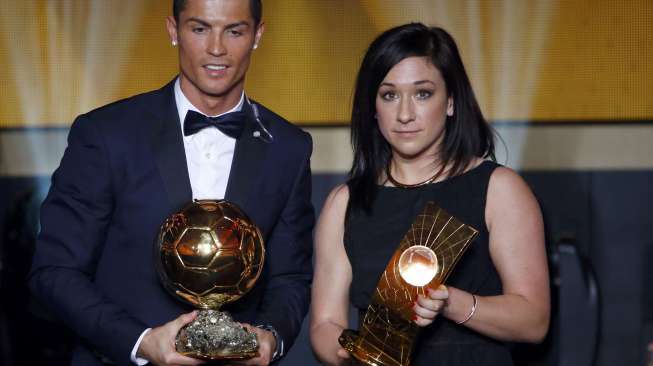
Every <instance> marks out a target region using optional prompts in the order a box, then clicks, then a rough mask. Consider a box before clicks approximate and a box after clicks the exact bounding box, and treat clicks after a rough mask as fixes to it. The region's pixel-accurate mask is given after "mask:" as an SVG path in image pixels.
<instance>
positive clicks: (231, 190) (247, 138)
mask: <svg viewBox="0 0 653 366" xmlns="http://www.w3.org/2000/svg"><path fill="white" fill-rule="evenodd" d="M243 110H244V111H245V112H246V113H245V115H246V116H247V120H246V121H245V123H246V125H245V129H244V130H243V134H242V135H241V137H240V138H239V139H238V140H237V141H236V148H235V151H234V157H233V160H232V163H231V173H230V174H229V182H228V184H227V191H226V193H225V199H226V200H229V201H231V202H234V203H235V204H237V205H239V206H240V207H243V209H244V205H245V204H246V203H247V198H248V196H249V195H250V192H251V190H252V187H253V183H254V182H256V180H257V178H258V177H259V176H260V172H261V168H262V164H263V162H264V160H265V154H266V151H267V149H268V146H269V143H267V142H265V141H263V140H262V139H261V138H258V137H254V132H255V131H258V130H259V128H258V127H259V126H258V122H256V120H255V117H254V113H253V111H252V107H251V105H250V103H248V102H247V101H245V104H244V105H243ZM261 123H264V122H261ZM259 133H260V131H259Z"/></svg>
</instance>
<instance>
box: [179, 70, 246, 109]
mask: <svg viewBox="0 0 653 366" xmlns="http://www.w3.org/2000/svg"><path fill="white" fill-rule="evenodd" d="M179 81H180V83H179V86H180V88H181V91H182V93H184V96H185V97H186V99H188V101H189V102H190V103H191V104H193V105H194V106H195V107H196V108H197V109H199V110H200V112H202V113H204V114H205V115H207V116H217V115H220V114H222V113H224V112H227V111H229V110H231V109H233V108H234V107H235V106H236V105H237V104H238V102H240V98H241V96H242V94H243V85H242V84H239V85H235V86H234V87H233V88H232V89H231V90H229V91H228V92H227V93H225V94H223V95H219V96H213V95H208V94H204V93H202V92H201V91H199V89H198V88H196V87H195V86H194V85H192V84H191V83H190V81H188V80H187V79H186V78H184V77H183V76H180V80H179Z"/></svg>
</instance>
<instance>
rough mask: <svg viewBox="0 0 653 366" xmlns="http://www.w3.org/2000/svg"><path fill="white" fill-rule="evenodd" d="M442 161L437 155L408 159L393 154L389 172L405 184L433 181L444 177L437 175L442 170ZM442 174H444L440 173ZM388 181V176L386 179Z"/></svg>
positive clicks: (396, 179)
mask: <svg viewBox="0 0 653 366" xmlns="http://www.w3.org/2000/svg"><path fill="white" fill-rule="evenodd" d="M441 164H442V163H441V161H440V159H438V158H437V157H436V156H432V155H431V156H425V157H422V158H419V159H414V158H413V159H406V158H403V157H401V156H397V154H393V156H392V158H391V159H390V163H389V166H388V170H387V174H389V175H390V176H391V178H393V179H394V180H395V181H396V182H399V183H401V184H403V185H415V184H420V183H425V182H428V183H432V182H434V181H437V180H440V179H441V178H442V177H441V176H440V177H436V175H438V174H439V173H441V172H440V170H441V166H442V165H441ZM440 175H442V174H440ZM385 180H386V181H388V177H386V179H385Z"/></svg>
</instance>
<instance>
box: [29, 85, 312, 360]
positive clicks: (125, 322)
mask: <svg viewBox="0 0 653 366" xmlns="http://www.w3.org/2000/svg"><path fill="white" fill-rule="evenodd" d="M173 86H174V82H171V83H169V84H168V85H166V86H165V87H163V88H162V89H160V90H156V91H153V92H150V93H145V94H142V95H138V96H135V97H132V98H128V99H125V100H122V101H118V102H116V103H113V104H110V105H107V106H104V107H102V108H99V109H97V110H94V111H92V112H90V113H87V114H84V115H81V116H79V117H78V118H77V119H76V120H75V122H74V123H73V125H72V127H71V129H70V133H69V136H68V147H67V149H66V151H65V153H64V156H63V159H62V161H61V165H60V166H59V168H58V169H57V170H56V171H55V173H54V174H53V176H52V186H51V188H50V192H49V194H48V196H47V198H46V200H45V202H44V203H43V206H42V209H41V232H40V234H39V237H38V240H37V245H36V253H35V256H34V261H33V264H32V270H31V275H30V287H31V289H32V292H33V294H34V295H35V296H37V298H38V299H39V300H40V301H41V302H43V303H44V304H45V305H47V306H49V307H50V308H51V309H52V310H53V311H54V313H55V314H56V315H58V316H59V317H60V318H61V320H62V321H63V322H65V324H67V325H68V326H69V327H71V328H72V329H73V330H74V331H75V332H76V333H77V334H78V335H79V338H80V343H79V345H78V346H77V347H76V350H75V352H74V355H73V361H72V364H73V365H94V364H99V362H100V361H99V358H98V355H103V356H104V357H107V358H108V359H110V360H111V361H113V362H115V363H117V364H124V365H127V364H130V353H131V350H132V348H133V346H134V345H135V343H136V341H137V339H138V337H139V335H140V334H141V333H142V332H143V331H144V330H145V329H146V328H147V327H155V326H159V325H162V324H164V323H166V322H168V321H170V320H172V319H174V318H176V317H177V316H179V315H180V314H181V313H184V312H188V311H190V310H192V309H191V308H190V307H188V306H186V305H184V304H183V303H181V302H180V301H178V300H176V299H174V298H173V297H172V296H170V295H169V294H168V293H167V292H165V290H164V288H163V287H162V285H161V284H160V283H159V279H158V277H157V275H156V273H155V269H154V265H153V246H154V241H155V237H156V235H157V232H158V229H159V227H160V226H161V224H162V223H163V221H164V219H165V218H166V217H167V216H168V215H170V214H172V213H174V212H177V211H178V210H179V209H181V208H182V207H183V206H184V205H185V204H187V203H188V202H190V201H191V200H192V193H191V186H190V181H189V178H188V170H187V166H186V158H185V152H184V146H183V139H182V133H181V127H180V121H179V116H178V112H177V109H176V104H175V99H174V88H173ZM258 109H259V111H260V120H261V122H262V123H263V124H265V126H266V128H267V129H268V130H269V132H270V133H271V134H272V136H273V141H264V139H262V138H260V137H259V138H257V137H255V136H254V135H255V133H254V132H255V131H257V130H258V129H259V128H260V126H259V124H258V123H257V122H256V121H255V120H254V115H253V113H252V110H251V107H250V106H249V104H248V103H245V104H244V110H245V112H247V116H248V117H247V121H245V123H246V127H245V131H244V132H243V135H242V136H241V138H240V139H239V140H238V141H237V142H236V148H235V153H234V158H233V163H232V167H231V173H230V176H229V182H228V185H227V191H226V194H225V196H226V197H225V199H227V200H230V201H232V202H234V203H236V204H237V205H238V206H240V207H241V208H242V209H243V211H245V212H246V213H247V214H248V216H249V217H250V218H251V219H252V220H253V221H254V222H255V223H256V224H257V225H258V226H259V228H260V230H261V233H262V234H263V237H264V240H265V245H266V261H265V265H264V269H263V273H262V275H261V277H260V279H259V281H258V282H257V284H256V286H255V287H254V289H253V290H252V291H251V292H250V293H248V294H247V295H246V296H245V297H243V298H242V299H240V300H238V301H237V302H235V303H233V304H230V305H229V306H227V307H226V310H228V311H230V312H231V313H232V315H234V318H235V319H236V320H238V321H242V322H248V323H251V324H255V325H258V324H262V325H271V326H273V327H274V328H275V329H276V330H277V332H278V333H279V335H280V337H281V338H283V340H284V344H285V347H286V349H287V348H288V347H290V345H291V344H292V343H293V341H294V339H295V337H296V336H297V334H298V332H299V330H300V326H301V322H302V319H303V318H304V316H305V314H306V312H307V309H308V304H309V296H310V283H311V278H312V264H311V257H312V237H311V236H312V229H313V224H314V213H313V207H312V205H311V202H310V199H311V174H310V164H309V163H310V155H311V150H312V142H311V138H310V136H309V135H308V134H307V133H305V132H303V131H301V130H300V129H299V128H297V127H295V126H293V125H291V124H290V123H288V122H287V121H285V120H284V119H283V118H281V117H279V116H277V115H275V114H274V113H272V112H271V111H269V110H267V109H265V108H263V107H259V108H258Z"/></svg>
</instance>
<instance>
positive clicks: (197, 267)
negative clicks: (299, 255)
mask: <svg viewBox="0 0 653 366" xmlns="http://www.w3.org/2000/svg"><path fill="white" fill-rule="evenodd" d="M264 258H265V248H264V246H263V238H262V236H261V233H260V231H259V229H258V228H257V227H256V225H254V224H253V223H252V221H251V220H250V219H249V218H248V217H247V216H246V215H245V214H244V213H243V212H242V211H241V210H240V209H239V208H238V207H237V206H236V205H235V204H233V203H230V202H228V201H225V200H217V201H213V200H198V201H195V202H192V203H190V204H188V205H187V206H186V207H184V208H183V209H182V210H181V211H180V212H178V213H175V214H173V215H171V216H170V217H168V218H167V219H166V221H165V222H164V223H163V225H162V226H161V229H160V230H159V235H158V237H157V241H156V245H155V258H154V259H155V260H154V263H155V266H156V269H157V273H158V274H159V278H160V279H161V283H162V284H163V286H164V287H165V288H166V289H167V290H168V291H169V292H170V293H171V294H173V295H174V296H175V297H177V298H179V299H181V300H182V301H185V302H187V303H189V304H191V305H193V306H195V307H196V308H199V309H200V311H199V313H198V315H197V317H196V318H195V320H194V321H192V322H191V323H189V324H187V325H186V326H185V327H183V328H182V329H181V330H180V331H179V333H178V334H177V337H176V342H175V345H176V349H177V352H179V353H181V354H182V355H185V356H189V357H193V358H198V359H203V360H237V359H247V358H252V357H254V356H256V355H257V353H258V342H257V339H256V335H255V334H254V333H253V332H249V331H248V330H246V329H245V328H243V326H242V325H240V324H239V323H237V322H235V321H234V320H233V319H232V318H231V316H230V315H229V314H228V313H226V312H222V311H219V309H220V307H221V306H222V305H224V304H226V303H229V302H232V301H235V300H237V299H239V298H241V297H242V296H243V295H245V294H246V293H247V292H248V291H249V290H250V289H251V288H252V287H253V286H254V283H255V282H256V280H257V279H258V277H259V275H260V274H261V270H262V269H263V261H264Z"/></svg>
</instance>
